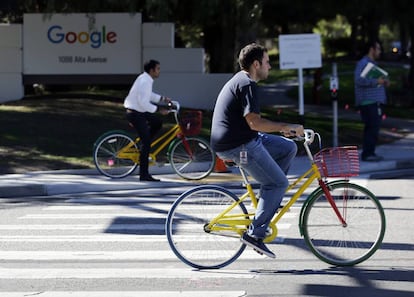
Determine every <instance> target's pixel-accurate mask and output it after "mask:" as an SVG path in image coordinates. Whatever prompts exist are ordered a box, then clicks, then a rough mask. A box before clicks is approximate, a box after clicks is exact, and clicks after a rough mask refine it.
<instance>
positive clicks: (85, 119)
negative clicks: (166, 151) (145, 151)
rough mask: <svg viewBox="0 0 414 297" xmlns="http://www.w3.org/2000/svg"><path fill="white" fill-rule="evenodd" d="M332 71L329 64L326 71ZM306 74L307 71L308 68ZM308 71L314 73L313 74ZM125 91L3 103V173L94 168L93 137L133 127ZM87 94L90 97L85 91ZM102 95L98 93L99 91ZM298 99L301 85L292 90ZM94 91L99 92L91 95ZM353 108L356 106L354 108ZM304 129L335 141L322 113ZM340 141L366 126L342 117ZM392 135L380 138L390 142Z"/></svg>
mask: <svg viewBox="0 0 414 297" xmlns="http://www.w3.org/2000/svg"><path fill="white" fill-rule="evenodd" d="M352 68H353V64H350V63H344V64H341V65H339V66H338V73H339V81H340V89H339V101H338V102H339V104H338V105H339V106H340V107H343V106H345V105H346V104H349V105H351V106H352V104H353V95H352V94H353V85H352ZM388 70H389V72H390V73H391V77H398V76H401V75H403V74H405V73H406V70H405V69H403V68H401V67H400V68H398V67H397V68H392V67H390V68H389V69H388ZM328 72H329V65H326V66H325V68H324V69H323V73H328ZM305 74H306V72H305ZM309 74H310V73H309ZM295 75H296V71H280V70H278V67H273V68H272V73H271V75H270V78H269V79H268V80H267V81H266V82H267V83H271V82H273V83H274V82H275V81H277V80H280V79H292V78H295ZM328 81H329V77H327V76H324V79H323V86H322V89H321V94H320V104H321V105H331V101H330V98H329V87H328V85H329V83H328ZM402 88H403V87H402V85H401V82H398V81H397V82H396V83H395V84H394V86H393V89H392V90H393V92H394V93H397V94H398V91H400V93H402V94H403V95H404V96H407V94H406V93H404V92H402V91H401V90H402ZM304 91H305V103H306V104H312V103H313V102H312V84H311V83H307V84H305V90H304ZM126 92H127V90H125V89H122V90H99V89H98V88H93V89H89V92H88V93H86V92H84V93H80V94H69V93H65V94H62V95H59V94H57V93H54V94H50V95H48V96H34V97H27V98H24V99H23V100H19V101H14V102H7V103H4V104H0V153H1V162H0V174H1V173H21V172H27V171H33V170H58V169H73V168H94V165H93V160H92V149H93V144H94V142H95V140H96V139H97V138H98V137H99V136H100V135H101V134H103V133H104V132H106V131H108V130H119V129H121V130H129V131H131V133H133V135H134V134H135V133H134V131H133V130H131V128H129V126H128V125H127V122H126V119H125V113H124V108H123V106H122V102H123V100H122V99H108V98H123V97H124V95H125V93H126ZM85 94H87V95H85ZM97 94H98V95H100V96H96V95H97ZM289 94H290V96H291V97H292V98H297V88H293V89H292V90H291V91H290V92H289ZM92 95H95V96H94V97H92ZM351 108H352V107H351ZM413 111H414V110H413V107H412V105H411V107H404V108H401V107H400V106H399V105H398V104H394V105H393V106H391V107H389V108H387V113H388V115H389V116H394V117H403V118H412V114H413ZM262 112H263V116H264V117H267V118H269V119H272V120H276V121H284V122H292V123H296V122H297V121H298V116H297V111H294V110H289V109H283V110H275V108H272V107H265V108H263V109H262ZM163 119H164V128H165V129H167V128H168V127H169V126H171V125H172V124H173V123H174V119H173V116H172V115H169V116H167V117H164V118H163ZM305 123H306V127H311V128H312V129H314V130H316V131H318V132H319V133H320V134H321V136H322V139H323V146H324V147H326V146H330V145H332V143H331V142H332V119H330V118H329V117H326V116H321V115H320V114H312V113H305ZM210 125H211V112H204V117H203V129H202V132H201V136H202V137H204V138H206V139H209V135H210ZM338 127H339V134H340V137H339V140H338V142H339V145H351V144H353V145H359V144H360V143H361V135H362V132H361V131H362V124H361V123H360V121H359V120H354V121H349V120H340V121H339V125H338ZM388 141H390V139H380V142H388Z"/></svg>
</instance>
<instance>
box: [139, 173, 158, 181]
mask: <svg viewBox="0 0 414 297" xmlns="http://www.w3.org/2000/svg"><path fill="white" fill-rule="evenodd" d="M139 180H140V181H149V182H159V181H161V180H159V179H157V178H153V177H152V176H151V175H144V176H140V177H139Z"/></svg>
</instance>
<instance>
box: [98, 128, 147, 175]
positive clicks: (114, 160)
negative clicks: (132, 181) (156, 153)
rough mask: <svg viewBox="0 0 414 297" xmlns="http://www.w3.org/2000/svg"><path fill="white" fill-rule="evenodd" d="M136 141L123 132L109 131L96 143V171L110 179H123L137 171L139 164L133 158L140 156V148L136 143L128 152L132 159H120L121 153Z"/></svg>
mask: <svg viewBox="0 0 414 297" xmlns="http://www.w3.org/2000/svg"><path fill="white" fill-rule="evenodd" d="M131 142H132V143H134V140H133V139H132V138H131V137H130V136H129V135H128V134H127V133H126V132H123V131H109V132H107V133H105V134H103V135H102V136H101V137H99V138H98V140H97V141H96V142H95V145H94V150H93V161H94V163H95V166H96V169H98V171H99V172H100V173H101V174H103V175H105V176H108V177H111V178H122V177H126V176H128V175H130V174H131V173H132V172H134V171H135V169H136V168H137V166H138V164H137V163H136V162H134V161H133V158H137V156H138V153H139V152H138V147H137V145H136V144H135V143H134V144H133V145H132V146H131V148H130V149H129V150H128V151H129V154H130V155H131V158H125V157H122V158H121V157H120V156H119V152H120V150H121V149H123V148H124V147H125V146H127V145H128V144H130V143H131Z"/></svg>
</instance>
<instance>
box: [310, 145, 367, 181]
mask: <svg viewBox="0 0 414 297" xmlns="http://www.w3.org/2000/svg"><path fill="white" fill-rule="evenodd" d="M314 160H315V164H316V165H317V166H318V168H319V172H320V173H321V175H322V176H324V177H349V176H357V175H359V156H358V150H357V147H356V146H343V147H330V148H325V149H322V150H321V151H319V152H318V153H316V154H315V156H314Z"/></svg>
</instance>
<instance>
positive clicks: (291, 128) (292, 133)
mask: <svg viewBox="0 0 414 297" xmlns="http://www.w3.org/2000/svg"><path fill="white" fill-rule="evenodd" d="M280 132H281V133H282V134H283V136H285V137H289V138H293V137H302V136H304V135H305V131H304V129H303V126H302V125H298V124H289V125H287V126H286V128H285V129H283V130H282V131H280Z"/></svg>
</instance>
